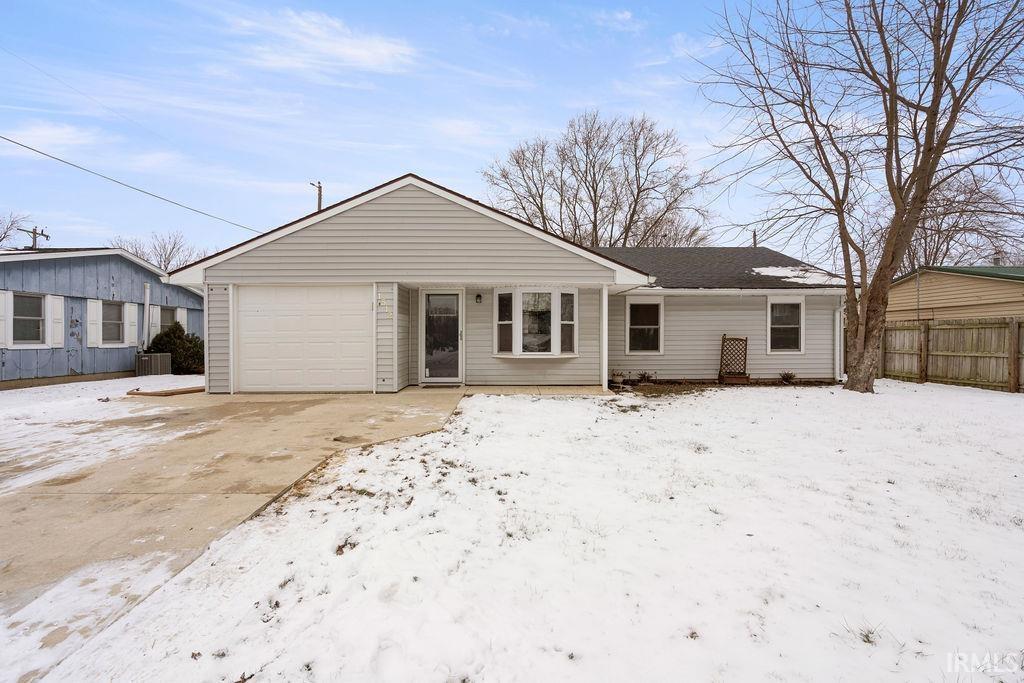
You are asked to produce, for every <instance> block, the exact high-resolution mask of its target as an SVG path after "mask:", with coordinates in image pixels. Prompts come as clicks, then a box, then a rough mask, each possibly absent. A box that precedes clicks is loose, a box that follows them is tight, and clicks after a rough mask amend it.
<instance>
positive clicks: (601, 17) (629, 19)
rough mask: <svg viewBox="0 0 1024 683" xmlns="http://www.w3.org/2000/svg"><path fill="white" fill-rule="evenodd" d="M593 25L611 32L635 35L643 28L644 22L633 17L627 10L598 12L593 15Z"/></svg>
mask: <svg viewBox="0 0 1024 683" xmlns="http://www.w3.org/2000/svg"><path fill="white" fill-rule="evenodd" d="M593 20H594V23H595V24H597V25H598V26H601V27H603V28H607V29H611V30H612V31H623V32H625V33H636V32H637V31H640V30H641V29H642V28H643V27H644V22H643V21H641V20H639V19H637V18H636V17H635V16H633V13H632V12H630V11H629V10H625V9H621V10H600V11H598V12H595V13H594V15H593Z"/></svg>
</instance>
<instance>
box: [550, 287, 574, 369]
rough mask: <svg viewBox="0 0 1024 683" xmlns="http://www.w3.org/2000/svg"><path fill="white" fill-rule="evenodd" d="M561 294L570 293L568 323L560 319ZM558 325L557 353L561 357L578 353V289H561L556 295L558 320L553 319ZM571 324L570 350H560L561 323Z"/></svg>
mask: <svg viewBox="0 0 1024 683" xmlns="http://www.w3.org/2000/svg"><path fill="white" fill-rule="evenodd" d="M562 294H572V322H571V323H568V322H565V321H563V320H562V296H561V295H562ZM555 324H556V325H558V354H559V355H560V356H562V357H571V356H577V357H578V356H579V355H580V294H579V292H578V291H576V292H569V291H566V290H564V289H563V290H561V291H560V292H559V296H558V320H556V321H555ZM570 324H571V325H572V351H571V352H563V351H562V325H570Z"/></svg>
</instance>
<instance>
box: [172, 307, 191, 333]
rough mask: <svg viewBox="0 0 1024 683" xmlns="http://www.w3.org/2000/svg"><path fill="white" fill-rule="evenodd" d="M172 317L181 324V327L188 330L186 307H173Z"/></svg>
mask: <svg viewBox="0 0 1024 683" xmlns="http://www.w3.org/2000/svg"><path fill="white" fill-rule="evenodd" d="M174 319H175V320H176V321H178V324H179V325H181V329H183V330H185V331H186V332H188V309H187V308H175V309H174Z"/></svg>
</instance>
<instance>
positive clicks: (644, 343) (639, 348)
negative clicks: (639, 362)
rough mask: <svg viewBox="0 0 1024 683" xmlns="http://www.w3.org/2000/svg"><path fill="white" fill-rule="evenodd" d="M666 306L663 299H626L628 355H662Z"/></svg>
mask: <svg viewBox="0 0 1024 683" xmlns="http://www.w3.org/2000/svg"><path fill="white" fill-rule="evenodd" d="M664 306H665V300H664V299H662V298H661V297H626V353H661V346H662V339H663V338H664V330H663V327H664V321H665V320H664V319H665V317H664V314H663V312H664Z"/></svg>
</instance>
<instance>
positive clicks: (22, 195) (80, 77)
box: [0, 0, 753, 248]
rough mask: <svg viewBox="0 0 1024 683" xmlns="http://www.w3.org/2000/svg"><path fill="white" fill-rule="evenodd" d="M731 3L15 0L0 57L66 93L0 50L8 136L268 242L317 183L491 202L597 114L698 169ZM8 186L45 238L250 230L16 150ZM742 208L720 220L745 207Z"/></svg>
mask: <svg viewBox="0 0 1024 683" xmlns="http://www.w3.org/2000/svg"><path fill="white" fill-rule="evenodd" d="M720 7H721V5H719V4H717V3H716V4H713V5H711V4H709V5H707V6H700V5H691V4H689V3H681V2H665V3H651V4H645V5H630V4H608V5H603V4H602V5H596V4H595V5H590V4H565V5H557V6H553V5H550V4H548V3H510V4H503V5H489V6H485V5H483V4H482V3H475V2H451V3H408V4H406V3H402V4H401V5H391V4H389V3H362V2H360V3H356V2H346V3H329V4H328V3H294V4H269V3H250V2H246V3H241V2H239V3H235V2H198V1H197V2H177V3H112V2H95V1H88V0H85V1H81V2H75V3H68V2H64V1H60V0H57V1H53V0H32V1H31V2H19V1H17V0H16V1H15V2H13V3H11V2H8V3H5V10H4V21H3V23H2V25H0V47H3V48H6V49H7V50H10V51H11V52H13V53H15V54H16V55H19V56H20V57H22V58H24V59H26V60H28V61H29V62H31V63H33V64H35V65H36V66H38V67H40V68H41V69H43V70H45V71H46V72H48V73H49V74H52V75H53V76H56V77H57V78H59V79H60V80H62V81H64V82H66V83H67V84H70V85H71V86H72V87H73V88H74V89H71V88H68V87H66V86H65V85H63V84H61V83H58V82H56V81H55V80H52V79H51V78H48V77H46V76H44V75H43V74H41V73H39V72H38V71H36V70H34V69H32V68H31V67H29V66H27V65H26V64H25V63H24V62H22V61H19V60H18V59H17V58H15V57H14V56H11V55H10V54H7V53H6V52H0V84H2V87H3V93H4V95H3V97H2V98H0V132H2V133H3V134H4V135H7V136H9V137H12V138H16V139H19V140H21V141H23V142H25V143H27V144H31V145H33V146H37V147H39V148H41V149H43V150H44V151H47V152H50V153H52V154H56V155H59V156H63V157H65V158H67V159H69V160H71V161H75V162H77V163H80V164H83V165H85V166H89V167H91V168H93V169H95V170H98V171H101V172H104V173H107V174H109V175H112V176H114V177H117V178H120V179H122V180H125V181H128V182H131V183H134V184H137V185H139V186H141V187H144V188H146V189H149V190H152V191H155V192H159V193H161V194H164V195H166V196H169V197H171V198H174V199H176V200H178V201H181V202H184V203H187V204H190V205H193V206H196V207H198V208H202V209H204V210H207V211H209V212H211V213H214V214H217V215H220V216H223V217H225V218H229V219H231V220H234V221H237V222H239V223H243V224H245V225H249V226H252V227H253V228H257V229H260V230H264V229H268V228H271V227H274V226H276V225H279V224H282V223H285V222H287V221H289V220H292V219H294V218H295V217H297V216H300V215H303V214H305V213H308V212H309V211H312V210H313V209H315V192H314V190H313V189H312V188H310V187H309V186H308V182H309V181H311V180H316V179H319V180H321V181H323V183H324V185H325V196H324V201H325V203H331V202H333V201H337V200H339V199H342V198H344V197H346V196H348V195H350V194H353V193H355V192H358V191H361V190H363V189H366V188H367V187H370V186H372V185H375V184H377V183H380V182H382V181H384V180H387V179H389V178H392V177H394V176H398V175H401V174H402V173H405V172H407V171H414V172H417V173H419V174H421V175H424V176H426V177H428V178H430V179H433V180H436V181H438V182H440V183H442V184H445V185H448V186H450V187H452V188H453V189H456V190H458V191H461V192H464V193H466V194H469V195H472V196H475V197H479V198H482V199H486V198H487V196H486V187H485V185H484V183H483V181H482V180H481V178H480V174H479V171H480V169H481V168H483V167H484V166H486V165H487V164H488V162H489V161H491V160H492V159H493V158H494V157H496V156H498V155H501V154H502V153H503V151H505V150H507V149H508V147H509V146H511V145H512V144H513V143H515V142H516V141H517V140H520V139H522V138H526V137H532V136H535V135H538V134H551V133H554V132H556V131H557V130H558V129H560V128H561V127H562V126H563V125H564V123H565V121H566V120H568V119H569V118H570V117H571V116H573V115H574V114H576V113H578V112H579V111H580V110H582V109H585V108H588V107H598V108H600V109H602V110H603V111H605V112H607V113H614V114H629V113H634V112H646V113H647V114H650V115H651V116H653V117H655V118H656V119H658V120H659V121H661V122H662V123H663V124H665V125H668V126H672V127H674V128H675V129H677V131H678V132H679V134H680V136H681V137H682V138H683V140H684V141H686V142H687V143H688V145H689V147H690V150H691V157H693V158H694V160H695V161H698V160H699V159H700V158H701V157H704V156H705V155H706V154H707V153H708V151H709V147H708V143H709V140H714V139H715V138H716V136H720V135H721V134H722V130H721V127H722V117H721V114H720V112H716V111H713V110H710V109H709V108H708V107H707V106H706V105H705V104H704V103H703V102H702V100H701V99H700V97H699V95H698V94H697V92H696V87H695V86H694V85H693V84H692V80H693V79H694V78H697V77H698V76H699V74H700V69H699V67H698V66H697V64H696V63H695V62H694V61H693V57H694V56H695V55H696V56H706V55H708V54H710V53H712V52H713V51H714V48H713V47H711V41H710V39H709V36H708V32H709V29H710V27H711V25H712V24H713V22H714V12H715V11H716V10H717V9H720ZM75 90H77V91H80V92H81V93H84V94H85V95H87V96H88V97H86V96H83V95H82V94H79V92H75ZM100 103H101V104H100ZM101 105H102V106H101ZM0 178H3V182H2V183H0V213H6V212H8V211H15V212H20V213H28V214H31V216H32V218H33V220H34V221H35V222H37V223H38V224H40V225H46V226H48V227H49V229H50V232H51V234H52V235H53V237H54V239H53V241H52V242H51V243H50V245H51V246H54V245H60V246H70V245H80V246H83V245H94V244H104V243H106V242H107V240H109V239H110V238H111V237H112V236H114V235H118V234H129V235H130V234H145V233H148V232H150V231H152V230H157V231H164V230H168V229H180V230H182V231H183V232H185V233H186V235H188V236H189V237H190V238H191V239H192V240H193V241H194V242H195V243H196V244H198V245H200V246H203V247H208V248H217V247H225V246H229V245H230V244H233V243H234V242H237V241H240V240H242V239H245V238H247V237H249V236H251V233H248V232H246V231H244V230H241V229H239V228H234V227H231V226H227V225H224V224H222V223H218V222H216V221H212V220H210V219H207V218H203V217H201V216H197V215H193V214H190V213H187V212H185V211H183V210H181V209H178V208H174V207H170V206H167V205H164V204H162V203H160V202H157V201H155V200H152V199H149V198H147V197H144V196H141V195H138V194H136V193H133V192H129V191H127V190H124V189H122V188H119V187H117V186H115V185H112V184H109V183H107V182H105V181H102V180H99V179H96V178H93V177H90V176H88V175H85V174H83V173H81V172H79V171H75V170H73V169H69V168H66V167H62V166H61V165H59V164H56V163H55V162H52V161H49V160H46V159H42V158H39V157H35V156H32V155H31V154H30V153H27V152H23V151H20V150H18V149H17V148H15V147H13V146H11V145H9V144H8V143H6V142H4V141H0ZM737 196H740V197H744V199H743V202H741V203H744V202H750V199H749V197H745V196H744V193H743V192H742V191H741V192H739V193H737ZM736 203H737V202H736V200H732V201H731V203H730V200H728V199H726V200H720V201H718V202H717V203H716V205H715V208H716V209H717V210H718V212H719V214H720V216H723V217H729V216H730V215H733V214H736V213H737V212H740V214H741V217H744V216H742V214H747V213H748V212H749V211H752V210H753V207H752V206H736Z"/></svg>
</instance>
